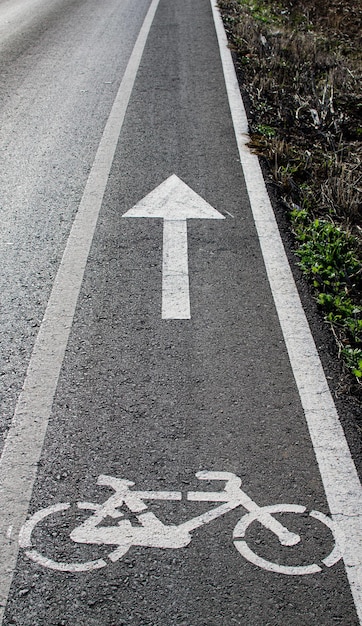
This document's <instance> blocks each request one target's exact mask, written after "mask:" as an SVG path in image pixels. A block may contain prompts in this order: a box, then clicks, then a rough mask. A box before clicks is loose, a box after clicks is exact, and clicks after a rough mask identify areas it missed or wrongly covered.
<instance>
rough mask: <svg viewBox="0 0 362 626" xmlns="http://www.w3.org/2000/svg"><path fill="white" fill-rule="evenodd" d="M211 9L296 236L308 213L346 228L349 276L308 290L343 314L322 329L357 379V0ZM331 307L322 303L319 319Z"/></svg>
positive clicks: (266, 1) (242, 2) (255, 141)
mask: <svg viewBox="0 0 362 626" xmlns="http://www.w3.org/2000/svg"><path fill="white" fill-rule="evenodd" d="M219 6H220V9H221V12H222V15H223V19H224V24H225V28H226V31H227V34H228V37H229V42H230V46H231V47H232V49H233V50H234V52H235V53H236V59H237V68H238V71H239V74H240V77H241V83H242V85H243V88H244V89H245V91H246V92H247V94H248V100H249V104H250V106H249V125H250V131H251V142H250V145H251V147H252V149H253V150H254V151H255V152H257V153H258V154H260V155H262V156H263V157H265V158H266V159H267V161H268V163H269V167H270V171H271V172H272V173H273V175H274V179H275V181H276V183H277V185H278V186H279V189H280V194H281V197H282V199H283V200H284V204H285V206H286V208H287V210H288V209H289V210H291V209H294V212H295V209H296V207H297V209H298V210H300V212H301V214H303V216H307V217H303V220H305V221H303V220H302V221H301V220H299V222H298V228H299V236H300V238H299V241H300V240H303V241H305V237H304V233H301V231H300V229H301V228H303V226H304V224H305V226H306V233H311V235H312V236H313V220H314V221H315V220H316V219H318V220H322V221H325V222H326V223H333V224H335V225H336V229H337V231H339V230H341V232H342V235H341V242H342V240H343V242H344V241H345V238H344V234H343V233H347V239H346V241H347V240H348V241H349V242H350V243H351V245H352V247H354V249H353V251H352V253H351V254H353V257H354V262H353V267H354V269H353V277H352V279H351V277H347V276H346V282H345V284H342V283H343V281H342V283H340V284H339V283H338V289H339V290H340V291H339V292H332V291H331V293H328V285H327V283H328V281H327V283H326V284H324V286H323V292H322V296H321V295H320V294H321V291H319V292H318V293H317V294H316V297H318V298H319V302H320V304H322V303H323V302H324V301H328V302H329V305H330V298H332V299H334V301H335V302H337V300H338V301H339V303H340V308H343V307H344V308H346V307H347V308H348V307H349V308H348V310H349V311H353V315H352V317H353V319H352V318H351V313H350V312H349V313H347V318H348V319H347V322H348V323H347V326H346V327H345V328H343V324H340V326H341V327H340V328H337V329H336V326H335V325H334V326H333V323H332V326H333V332H334V334H335V335H336V336H338V341H339V346H342V348H343V351H344V352H345V353H346V354H347V357H348V358H349V360H350V364H351V363H352V361H351V358H352V357H351V355H352V356H353V359H354V366H353V365H352V366H351V365H350V369H351V371H352V372H354V373H355V374H356V372H357V370H358V369H359V370H360V374H358V375H357V378H358V380H359V381H360V383H361V381H362V369H361V367H362V365H361V364H362V360H361V358H362V337H361V330H358V331H356V332H353V333H352V334H351V332H350V329H351V327H352V326H353V325H355V324H359V329H362V306H361V295H362V263H361V259H362V168H361V163H362V119H361V118H362V92H361V84H362V80H361V79H362V45H361V44H362V39H361V33H362V5H358V4H357V3H356V2H355V1H354V0H329V1H328V2H325V0H323V1H322V0H279V2H278V3H277V2H276V1H275V0H219ZM316 223H317V224H318V222H316ZM350 233H352V234H353V237H354V238H353V237H352V238H350V237H349V234H350ZM306 236H307V235H306ZM337 236H338V232H337ZM358 242H359V243H358ZM341 246H342V243H341ZM343 246H344V243H343ZM343 246H342V247H343ZM342 264H343V260H342ZM358 267H359V268H360V269H359V270H358ZM356 268H357V270H356ZM332 273H333V268H332V269H331V274H332ZM342 274H343V271H342ZM314 282H315V281H314ZM347 301H348V303H349V304H348V306H347V304H346V303H347ZM337 313H338V315H339V313H340V311H337V312H336V311H335V310H333V311H332V312H331V308H329V310H328V311H327V312H326V315H327V317H328V316H329V321H330V319H332V318H333V319H337V317H338V315H337ZM336 316H337V317H336ZM338 319H339V317H338ZM358 320H361V321H360V322H359V321H358ZM348 324H349V326H348ZM337 326H338V324H337ZM348 355H349V356H348ZM358 387H359V389H361V384H360V385H358Z"/></svg>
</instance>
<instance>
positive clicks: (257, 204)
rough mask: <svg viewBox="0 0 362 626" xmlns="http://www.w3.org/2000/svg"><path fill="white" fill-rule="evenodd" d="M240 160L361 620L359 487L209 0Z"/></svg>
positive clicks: (219, 25) (216, 15)
mask: <svg viewBox="0 0 362 626" xmlns="http://www.w3.org/2000/svg"><path fill="white" fill-rule="evenodd" d="M211 6H212V11H213V15H214V22H215V28H216V33H217V37H218V41H219V47H220V55H221V59H222V64H223V70H224V76H225V82H226V88H227V93H228V98H229V104H230V110H231V115H232V119H233V124H234V129H235V136H236V141H237V145H238V150H239V154H240V161H241V165H242V168H243V173H244V177H245V181H246V186H247V191H248V194H249V198H250V204H251V208H252V212H253V216H254V221H255V224H256V228H257V232H258V236H259V240H260V246H261V249H262V254H263V257H264V262H265V266H266V271H267V275H268V279H269V283H270V286H271V290H272V293H273V298H274V302H275V306H276V310H277V313H278V317H279V321H280V325H281V328H282V331H283V335H284V340H285V343H286V347H287V350H288V354H289V359H290V363H291V366H292V370H293V374H294V377H295V380H296V384H297V387H298V391H299V395H300V399H301V402H302V406H303V409H304V413H305V417H306V420H307V424H308V428H309V432H310V436H311V440H312V443H313V447H314V451H315V455H316V459H317V462H318V466H319V470H320V474H321V478H322V481H323V486H324V490H325V493H326V496H327V501H328V505H329V509H330V512H331V514H332V517H333V519H334V521H335V522H338V525H339V528H340V529H341V531H342V533H343V534H344V536H345V539H346V542H345V548H344V552H343V560H344V563H345V568H346V572H347V576H348V580H349V584H350V587H351V591H352V595H353V599H354V602H355V605H356V610H357V613H358V617H359V620H360V622H361V623H362V487H361V483H360V481H359V478H358V474H357V471H356V468H355V465H354V463H353V460H352V456H351V453H350V450H349V448H348V444H347V441H346V438H345V436H344V432H343V429H342V427H341V424H340V422H339V418H338V414H337V410H336V407H335V404H334V402H333V398H332V396H331V393H330V391H329V388H328V384H327V380H326V377H325V374H324V371H323V367H322V364H321V361H320V359H319V355H318V352H317V349H316V346H315V343H314V340H313V337H312V333H311V330H310V328H309V325H308V322H307V319H306V316H305V313H304V310H303V307H302V304H301V301H300V298H299V294H298V290H297V288H296V285H295V282H294V278H293V275H292V272H291V269H290V266H289V263H288V259H287V256H286V253H285V250H284V246H283V243H282V240H281V237H280V233H279V229H278V226H277V223H276V219H275V216H274V212H273V209H272V206H271V202H270V199H269V196H268V193H267V190H266V186H265V182H264V179H263V175H262V172H261V168H260V165H259V161H258V158H257V156H256V155H254V154H252V153H251V152H250V150H249V149H248V147H247V145H246V144H247V142H248V140H249V137H248V122H247V117H246V113H245V108H244V104H243V101H242V98H241V95H240V89H239V85H238V81H237V77H236V73H235V69H234V65H233V61H232V58H231V53H230V50H229V49H228V44H227V38H226V35H225V30H224V27H223V23H222V19H221V16H220V14H219V11H218V9H217V8H216V6H215V1H214V0H211Z"/></svg>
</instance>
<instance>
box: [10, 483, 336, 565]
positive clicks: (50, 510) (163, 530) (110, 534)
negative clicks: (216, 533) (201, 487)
mask: <svg viewBox="0 0 362 626" xmlns="http://www.w3.org/2000/svg"><path fill="white" fill-rule="evenodd" d="M196 477H197V478H198V479H199V480H203V481H225V486H224V489H223V490H222V491H214V492H209V491H189V492H188V493H187V496H186V500H187V501H189V502H210V503H216V506H214V507H212V508H211V509H210V510H208V511H206V512H205V513H202V514H201V515H198V516H196V517H192V518H191V519H189V520H187V521H186V522H183V523H181V524H178V525H166V524H164V523H163V522H162V521H161V520H160V519H159V518H158V517H157V516H156V515H155V514H154V513H152V512H151V511H148V510H147V509H148V507H147V505H146V504H145V501H152V500H164V501H181V500H182V493H181V492H180V491H136V490H134V491H133V490H132V489H131V487H134V483H133V482H130V481H128V480H124V479H120V478H115V477H112V476H105V475H103V474H102V475H100V476H99V477H98V480H97V484H98V485H102V486H107V487H111V488H112V489H113V490H114V494H113V495H111V496H110V497H109V498H108V499H107V500H106V501H105V502H104V503H103V504H96V503H93V502H78V503H77V507H78V509H81V510H87V511H91V515H90V516H89V517H88V518H87V519H86V520H85V521H83V522H82V523H81V524H80V525H79V526H77V527H76V528H74V529H73V530H72V531H71V532H70V539H71V541H73V542H75V543H76V544H94V545H109V546H112V547H113V549H112V550H111V552H110V553H109V554H108V558H109V560H110V561H111V562H116V561H117V560H118V559H120V558H121V557H122V556H123V555H124V554H126V552H128V550H129V549H130V548H131V547H132V546H143V547H149V548H162V549H178V548H183V547H185V546H187V545H188V544H189V543H190V542H191V540H192V534H191V533H192V531H193V530H195V529H196V528H200V527H201V526H203V525H205V524H209V523H210V522H212V521H213V520H214V519H216V518H218V517H220V516H222V515H225V514H226V513H228V512H229V511H232V510H233V509H236V508H237V507H241V508H243V509H245V510H246V511H247V513H246V514H245V513H244V514H243V515H242V517H241V519H240V520H239V521H238V523H237V524H236V526H235V528H234V532H233V542H234V546H235V548H236V549H237V550H238V551H239V552H240V554H241V555H242V556H243V557H244V558H245V559H247V560H248V561H249V562H251V563H253V564H254V565H256V566H258V567H261V568H263V569H265V570H268V571H271V572H276V573H279V574H287V575H304V574H315V573H317V572H320V571H321V570H322V567H321V566H320V565H318V564H317V563H312V564H309V565H281V564H279V563H274V562H272V561H269V560H267V559H264V558H262V557H261V556H259V555H258V554H256V553H255V552H254V551H253V550H252V549H251V548H250V547H249V546H248V544H247V539H246V533H247V530H248V528H249V527H250V526H251V524H253V523H254V522H258V523H259V524H261V525H262V526H263V527H264V528H266V529H268V530H269V531H271V532H272V533H273V534H274V535H275V536H276V537H277V538H278V540H279V543H280V545H281V546H296V545H297V544H299V542H300V541H301V538H300V536H299V535H298V534H296V533H293V532H291V531H289V530H288V528H286V527H285V526H284V525H283V524H282V523H281V522H279V521H278V520H277V519H276V518H275V517H274V515H275V514H278V513H282V514H283V513H293V514H304V515H305V514H306V507H304V506H301V505H297V504H276V505H271V506H263V507H260V506H258V505H257V503H256V502H254V500H252V499H251V498H250V497H249V496H248V495H247V494H246V493H245V491H243V490H242V489H241V479H240V478H239V477H238V476H236V475H235V474H233V473H231V472H215V471H201V472H198V473H197V474H196ZM70 506H71V505H70V503H60V504H54V505H52V506H49V507H47V508H45V509H41V510H39V511H37V512H36V513H34V515H32V517H30V519H29V520H28V521H27V522H26V523H25V524H24V526H23V528H22V529H21V532H20V535H19V543H20V547H22V548H24V549H25V553H26V555H27V556H28V557H29V558H30V559H32V560H33V561H35V563H37V564H39V565H42V566H44V567H47V568H50V569H53V570H58V571H63V572H85V571H91V570H96V569H99V568H102V567H105V566H106V565H107V561H106V560H105V559H103V558H100V559H95V560H92V561H86V562H81V563H66V562H58V561H55V560H53V559H51V558H47V557H46V556H44V555H43V554H41V553H40V552H38V551H37V550H36V549H35V548H34V546H33V540H32V535H33V532H34V529H35V527H36V526H37V525H38V524H39V523H41V522H43V520H45V519H46V518H48V517H49V516H51V515H55V514H57V513H62V514H64V512H65V511H67V510H68V509H69V508H70ZM122 506H123V507H124V506H126V507H127V508H128V509H129V510H130V511H131V512H132V513H133V514H135V516H136V518H137V522H138V523H137V525H133V524H132V523H131V522H130V520H128V519H122V518H123V517H124V514H123V513H122V512H121V511H120V508H121V507H122ZM309 516H310V517H311V518H313V519H315V520H317V521H318V522H321V523H322V524H324V525H325V526H326V527H327V528H329V529H330V531H331V533H332V537H333V543H334V545H333V549H332V550H331V552H330V553H329V554H328V555H327V556H326V557H325V558H323V559H321V563H322V565H324V566H326V567H331V566H332V565H334V564H335V563H337V561H339V559H340V558H341V556H342V547H343V538H342V537H341V535H340V531H339V529H338V526H337V525H336V524H335V523H334V522H333V521H332V520H331V519H330V518H329V517H327V516H326V515H324V514H323V513H320V512H318V511H311V512H310V513H309ZM106 518H111V519H113V520H114V524H113V525H109V524H108V525H102V523H103V522H104V520H105V519H106Z"/></svg>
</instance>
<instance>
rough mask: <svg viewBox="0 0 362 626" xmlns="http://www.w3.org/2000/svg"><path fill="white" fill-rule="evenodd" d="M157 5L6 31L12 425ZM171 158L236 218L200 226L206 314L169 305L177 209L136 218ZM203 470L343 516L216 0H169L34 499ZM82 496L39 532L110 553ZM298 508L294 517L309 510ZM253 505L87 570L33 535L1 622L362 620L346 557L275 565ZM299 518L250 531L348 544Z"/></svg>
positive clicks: (32, 22)
mask: <svg viewBox="0 0 362 626" xmlns="http://www.w3.org/2000/svg"><path fill="white" fill-rule="evenodd" d="M4 4H5V5H6V3H4ZM19 4H20V3H19ZM149 4H150V3H149V2H146V1H139V2H138V3H137V7H135V6H134V3H133V2H131V1H126V0H123V1H122V2H117V1H116V0H103V1H102V3H98V2H96V0H82V1H80V0H78V1H70V0H68V1H61V0H58V1H54V2H48V3H46V2H44V3H42V2H39V3H37V10H36V11H35V12H31V15H30V13H29V15H28V17H27V19H26V20H25V22H23V21H22V20H20V18H19V21H18V28H15V26H14V31H12V34H11V37H9V39H5V42H4V44H3V48H2V49H1V53H2V54H1V61H0V67H1V73H2V82H1V92H0V93H1V102H2V120H3V121H2V128H1V132H2V133H3V139H2V152H3V158H2V162H3V164H4V165H3V166H2V168H1V171H0V188H1V195H2V215H3V216H4V217H3V219H2V223H1V229H2V237H1V241H2V245H1V264H2V272H1V280H2V281H3V284H2V285H1V293H2V302H3V307H2V312H1V316H2V317H1V324H2V327H3V329H4V332H3V335H4V337H5V339H4V344H3V350H4V351H3V354H4V361H5V368H4V372H3V375H2V381H3V384H4V392H3V393H2V394H1V395H2V400H3V405H4V406H3V409H2V424H1V427H2V430H3V433H4V434H6V429H7V427H8V425H9V422H10V419H11V416H12V413H13V410H14V405H15V401H16V398H17V396H18V393H19V390H20V387H21V384H22V381H23V378H24V374H25V370H26V366H27V363H28V361H29V358H30V353H31V348H32V345H33V342H34V338H35V335H36V332H37V329H38V326H39V323H40V321H41V318H42V315H43V313H44V309H45V306H46V302H47V300H48V297H49V293H50V289H51V285H52V281H53V279H54V275H55V272H56V269H57V267H58V264H59V261H60V258H61V254H62V251H63V248H64V245H65V242H66V239H67V236H68V234H69V230H70V226H71V223H72V219H73V217H74V215H75V212H76V210H77V206H78V204H79V201H80V198H81V195H82V192H83V188H84V185H85V182H86V179H87V175H88V173H89V170H90V167H91V165H92V162H93V159H94V155H95V152H96V149H97V146H98V143H99V140H100V137H101V134H102V130H103V128H104V125H105V122H106V120H107V118H108V115H109V112H110V108H111V106H112V103H113V100H114V97H115V94H116V92H117V88H118V86H119V84H120V81H121V78H122V76H123V73H124V70H125V67H126V64H127V61H128V58H129V55H130V53H131V50H132V47H133V44H134V42H135V39H136V37H137V34H138V31H139V28H140V26H141V24H142V21H143V18H144V16H145V14H146V11H147V8H148V6H149ZM1 10H2V5H0V18H1ZM14 19H15V18H14ZM173 173H175V174H176V175H177V176H179V177H180V178H181V179H182V180H183V181H184V182H185V183H187V184H188V185H189V186H190V187H191V188H192V189H193V190H194V191H196V192H197V193H198V194H200V195H201V196H202V197H203V198H204V199H205V200H207V201H208V202H209V203H210V204H211V205H212V206H213V207H215V208H216V209H217V210H218V211H220V212H221V213H222V214H223V215H224V216H225V217H226V219H225V220H223V221H215V222H214V221H209V220H193V221H192V223H190V222H189V224H188V242H189V269H190V291H191V312H192V317H191V320H162V319H161V264H162V223H161V221H159V220H148V219H145V220H141V219H138V220H136V219H135V220H131V219H129V220H122V219H121V216H122V215H123V214H124V213H125V212H126V211H127V210H128V209H129V208H131V207H132V206H133V205H134V204H135V203H136V202H137V201H139V200H140V199H141V198H143V197H144V196H145V195H146V194H147V193H149V192H150V191H152V189H154V188H155V187H157V185H159V184H160V183H161V182H163V181H164V180H165V179H166V178H167V177H168V176H170V175H171V174H173ZM230 214H231V215H230ZM231 216H233V217H231ZM199 470H214V471H226V472H233V473H235V474H236V475H238V476H240V477H241V478H242V481H243V489H245V491H246V493H247V494H248V495H249V496H250V497H251V498H253V499H254V500H255V501H256V502H257V503H258V504H259V505H261V506H264V505H268V504H278V503H298V504H303V505H305V506H306V507H307V509H308V510H309V511H310V510H313V509H316V510H318V511H321V512H322V513H325V514H327V515H328V506H327V503H326V499H325V496H324V492H323V487H322V483H321V479H320V477H319V473H318V468H317V464H316V460H315V456H314V452H313V449H312V446H311V443H310V439H309V435H308V431H307V426H306V423H305V418H304V414H303V410H302V407H301V405H300V400H299V395H298V392H297V389H296V386H295V382H294V378H293V374H292V372H291V368H290V363H289V359H288V355H287V352H286V348H285V346H284V341H283V337H282V333H281V329H280V326H279V322H278V318H277V314H276V311H275V308H274V304H273V299H272V295H271V293H270V288H269V284H268V281H267V278H266V274H265V268H264V263H263V260H262V256H261V251H260V247H259V243H258V240H257V236H256V232H255V227H254V223H253V219H252V215H251V211H250V206H249V201H248V197H247V193H246V189H245V182H244V180H243V176H242V172H241V169H240V163H239V159H238V152H237V148H236V144H235V138H234V131H233V127H232V122H231V118H230V113H229V107H228V102H227V97H226V91H225V86H224V81H223V76H222V68H221V62H220V58H219V52H218V48H217V42H216V35H215V31H214V26H213V20H212V15H211V9H210V3H209V0H199V2H197V3H195V2H192V1H191V0H171V1H170V0H161V1H160V4H159V8H158V11H157V13H156V17H155V21H154V23H153V26H152V28H151V32H150V35H149V39H148V42H147V46H146V49H145V53H144V56H143V59H142V63H141V67H140V70H139V73H138V75H137V80H136V84H135V88H134V91H133V93H132V97H131V101H130V104H129V108H128V111H127V115H126V119H125V124H124V126H123V129H122V133H121V136H120V139H119V144H118V149H117V152H116V155H115V159H114V162H113V167H112V170H111V174H110V177H109V183H108V187H107V190H106V194H105V197H104V201H103V206H102V211H101V215H100V218H99V222H98V226H97V230H96V233H95V237H94V241H93V245H92V249H91V252H90V255H89V259H88V264H87V268H86V273H85V278H84V282H83V286H82V290H81V294H80V297H79V301H78V307H77V310H76V315H75V320H74V324H73V327H72V331H71V336H70V340H69V344H68V349H67V353H66V357H65V361H64V364H63V368H62V372H61V376H60V380H59V384H58V388H57V393H56V397H55V401H54V407H53V414H52V417H51V421H50V424H49V428H48V432H47V436H46V441H45V445H44V449H43V453H42V458H41V462H40V464H39V472H38V478H37V482H36V485H35V488H34V493H33V498H32V502H31V505H30V511H29V512H30V514H32V513H34V512H36V511H38V510H39V509H41V508H43V507H47V506H50V505H53V504H55V503H57V502H78V501H87V502H90V501H93V502H99V503H100V502H103V501H104V500H105V499H106V498H107V497H108V495H110V494H111V491H110V490H109V489H107V488H105V487H99V486H97V484H96V483H97V478H98V476H99V475H100V474H107V475H110V476H115V477H118V478H126V479H128V480H131V481H133V482H134V483H135V484H136V487H137V488H138V489H140V490H146V489H147V490H173V491H178V490H182V492H183V494H186V493H187V492H188V491H195V490H198V489H202V488H203V489H204V490H205V489H206V488H207V487H208V488H209V489H212V490H215V489H217V488H218V489H220V488H222V483H220V484H218V485H217V486H212V485H207V486H203V487H202V486H201V487H200V483H199V481H197V480H196V478H195V473H196V472H198V471H199ZM206 508H207V507H206V506H205V505H204V504H201V505H200V504H191V503H188V502H186V501H185V500H183V501H182V502H180V503H161V504H160V503H154V504H152V511H154V512H155V513H157V514H158V515H159V516H160V518H161V519H162V520H163V521H166V522H167V523H168V524H178V523H181V521H184V520H186V519H188V518H189V517H191V516H193V515H197V514H198V513H199V512H202V511H203V510H206ZM125 513H126V512H125ZM82 515H83V516H84V515H85V514H84V512H83V513H80V512H79V511H76V512H74V511H73V510H72V513H71V515H70V518H69V520H70V521H69V525H68V519H67V516H64V518H62V519H61V521H60V523H59V525H58V526H57V525H56V521H57V520H56V516H52V518H47V520H46V521H44V522H43V524H42V527H41V528H40V529H39V532H38V531H37V535H36V538H37V549H38V550H39V552H41V553H42V554H44V555H46V556H48V557H49V558H52V559H54V560H58V561H60V560H62V561H71V560H72V559H74V560H76V559H79V560H89V559H95V558H98V557H101V556H103V557H106V555H107V554H108V553H109V551H110V550H109V547H108V548H107V547H104V546H100V547H97V546H90V547H84V546H81V547H80V548H77V547H75V546H74V545H71V542H70V541H69V529H71V528H73V527H74V526H76V525H77V520H80V519H82ZM288 517H290V518H292V519H290V522H289V526H288V527H289V528H290V529H291V530H293V529H295V531H297V529H298V527H299V526H298V524H299V521H298V518H297V516H293V515H291V516H288ZM130 519H131V521H132V523H137V522H136V520H135V519H134V517H131V518H130ZM238 519H240V511H239V510H237V511H232V512H231V513H229V514H228V515H227V516H225V517H221V518H219V519H217V520H215V521H214V522H212V523H211V524H210V525H207V526H204V527H202V528H200V529H199V530H197V531H195V532H194V533H193V539H192V542H191V543H190V545H189V546H187V547H185V548H180V549H164V550H161V549H158V548H143V547H133V548H131V549H130V551H129V552H128V553H127V554H126V555H125V556H124V557H123V558H122V559H121V560H119V561H117V562H116V563H110V564H109V565H108V567H106V568H102V569H100V570H98V571H93V572H88V573H69V572H67V573H61V572H56V571H53V570H50V569H46V568H44V567H41V566H39V565H35V564H34V563H33V562H32V561H30V560H29V559H28V558H27V557H26V556H25V555H24V554H21V555H20V557H19V561H18V565H17V569H16V573H15V576H14V580H13V585H12V588H11V593H10V598H9V602H8V607H7V611H6V616H5V618H4V622H3V623H4V625H6V626H10V625H14V624H17V625H19V626H34V625H37V626H53V625H54V626H60V625H61V624H64V625H67V626H68V625H70V624H72V625H78V626H93V625H94V626H121V625H127V626H128V625H129V624H135V625H136V626H173V625H174V624H180V625H184V626H221V625H222V626H231V625H232V624H238V625H240V626H268V625H270V626H286V625H288V626H294V625H295V626H296V625H298V626H301V625H305V626H307V625H308V626H311V625H316V626H317V625H318V626H320V625H326V626H330V625H331V624H341V625H343V626H347V625H348V626H355V625H356V626H357V625H358V623H359V622H358V619H357V616H356V613H355V609H354V605H353V601H352V597H351V594H350V591H349V588H348V584H347V580H346V576H345V573H344V569H343V566H342V564H341V562H339V563H338V564H336V565H335V566H334V567H331V568H324V569H323V572H322V573H318V574H314V575H308V576H286V575H282V574H275V573H272V572H268V571H265V570H264V569H261V568H258V567H256V566H255V565H252V564H251V563H249V562H248V561H246V560H245V559H243V558H242V557H241V555H240V554H239V553H238V552H237V551H236V550H235V547H234V545H233V542H232V533H233V528H234V527H235V524H236V523H237V521H238ZM280 519H282V518H280ZM301 519H302V523H303V524H304V523H306V524H307V527H308V529H307V530H308V538H307V540H306V541H304V542H303V545H302V546H297V547H295V548H281V547H280V546H279V545H277V544H278V542H277V540H275V538H274V537H273V536H270V535H271V533H268V531H265V530H264V529H263V528H261V527H260V528H259V529H258V533H257V534H254V535H251V536H250V546H252V547H253V549H255V551H257V552H259V553H260V554H261V555H262V556H263V557H264V558H267V559H269V560H271V561H274V560H277V559H278V558H279V556H280V555H281V559H282V561H283V562H285V564H290V565H296V564H300V563H301V562H302V563H303V564H304V563H305V564H306V563H314V562H318V563H320V561H321V559H322V558H323V557H324V556H325V555H326V554H327V553H328V551H330V549H331V547H332V541H331V536H330V533H329V531H328V530H327V529H325V532H324V530H323V526H322V525H321V524H320V523H319V522H315V523H314V522H313V521H311V518H307V517H306V516H301ZM108 522H110V520H108V521H107V523H108ZM113 523H114V522H113ZM301 528H303V526H301ZM304 530H305V529H304ZM62 535H64V537H63V536H62ZM67 537H68V541H66V539H67ZM68 544H69V545H68ZM278 555H279V556H278ZM284 559H286V560H285V561H284Z"/></svg>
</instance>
